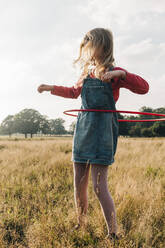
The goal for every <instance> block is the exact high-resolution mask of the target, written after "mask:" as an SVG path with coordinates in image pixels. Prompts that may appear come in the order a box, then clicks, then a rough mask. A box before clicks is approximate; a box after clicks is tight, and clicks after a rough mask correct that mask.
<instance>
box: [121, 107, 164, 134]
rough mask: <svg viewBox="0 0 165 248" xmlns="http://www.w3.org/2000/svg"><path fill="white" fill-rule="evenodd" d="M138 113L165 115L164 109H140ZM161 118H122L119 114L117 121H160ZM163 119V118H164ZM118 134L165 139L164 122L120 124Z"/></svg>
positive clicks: (142, 116)
mask: <svg viewBox="0 0 165 248" xmlns="http://www.w3.org/2000/svg"><path fill="white" fill-rule="evenodd" d="M139 112H147V113H156V114H165V108H157V109H153V108H150V107H145V106H144V107H142V108H141V109H140V110H139ZM160 118H163V117H159V116H151V115H142V114H139V115H137V116H134V115H133V116H130V115H129V116H126V115H125V116H123V115H120V114H119V119H128V120H143V119H160ZM164 119H165V118H164ZM119 134H120V135H123V136H130V137H165V121H156V122H154V121H153V122H120V125H119Z"/></svg>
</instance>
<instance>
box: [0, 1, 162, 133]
mask: <svg viewBox="0 0 165 248" xmlns="http://www.w3.org/2000/svg"><path fill="white" fill-rule="evenodd" d="M97 27H102V28H108V29H110V30H111V31H112V32H113V36H114V57H115V63H116V66H119V67H122V68H124V69H126V70H127V71H129V72H131V73H134V74H137V75H139V76H141V77H143V78H144V79H145V80H146V81H147V82H148V83H149V85H150V91H149V93H148V94H145V95H138V94H134V93H132V92H130V91H129V90H127V89H121V90H120V98H119V100H118V102H117V105H116V107H117V109H118V110H131V111H138V110H139V109H140V108H141V107H142V106H147V107H152V108H159V107H165V100H164V99H165V70H164V61H165V32H164V27H165V1H164V0H158V1H155V0H145V1H144V0H124V1H123V0H102V1H100V0H90V1H87V0H83V1H82V0H62V1H60V0H35V1H34V0H14V1H13V0H5V1H4V0H0V108H1V111H0V123H1V122H2V121H3V119H5V118H6V117H7V116H8V115H15V114H17V113H18V112H20V111H21V110H23V109H25V108H32V109H35V110H37V111H39V112H40V113H41V114H42V115H45V116H47V117H48V119H55V118H63V119H64V120H65V121H66V122H65V126H66V128H68V127H69V125H70V124H71V123H72V122H73V121H75V120H76V119H75V117H71V116H66V115H64V114H63V111H65V110H68V109H75V108H80V106H81V97H79V98H78V99H68V98H63V97H59V96H54V95H51V94H50V93H49V92H44V93H42V94H40V93H38V91H37V88H38V86H39V85H40V84H50V85H62V86H67V87H72V86H73V85H74V84H75V83H76V81H77V80H78V78H79V70H78V68H75V67H74V66H73V61H74V59H76V58H77V57H78V53H79V45H80V42H81V40H82V38H83V37H84V35H85V34H86V33H87V32H88V31H89V30H91V29H93V28H97Z"/></svg>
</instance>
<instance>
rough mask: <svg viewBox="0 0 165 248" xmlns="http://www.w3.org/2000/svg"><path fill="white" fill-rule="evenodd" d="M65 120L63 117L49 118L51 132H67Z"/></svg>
mask: <svg viewBox="0 0 165 248" xmlns="http://www.w3.org/2000/svg"><path fill="white" fill-rule="evenodd" d="M64 123H65V121H64V120H63V119H62V118H57V119H51V120H49V127H50V133H51V134H66V133H67V131H66V130H65V127H64Z"/></svg>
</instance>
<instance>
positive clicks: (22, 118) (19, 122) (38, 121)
mask: <svg viewBox="0 0 165 248" xmlns="http://www.w3.org/2000/svg"><path fill="white" fill-rule="evenodd" d="M14 122H15V130H16V132H18V133H23V134H24V135H25V138H27V134H28V133H30V135H31V138H32V137H33V134H35V133H37V132H39V131H42V128H43V126H42V123H45V118H44V117H43V116H42V115H41V114H40V113H39V112H38V111H37V110H34V109H24V110H22V111H21V112H19V113H18V114H16V115H15V116H14Z"/></svg>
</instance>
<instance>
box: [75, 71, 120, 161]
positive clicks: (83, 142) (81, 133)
mask: <svg viewBox="0 0 165 248" xmlns="http://www.w3.org/2000/svg"><path fill="white" fill-rule="evenodd" d="M81 99H82V105H81V109H103V110H107V109H109V110H116V108H115V101H114V98H113V93H112V87H111V83H106V82H103V81H101V80H100V79H98V78H91V77H90V76H89V75H88V77H87V78H86V79H84V84H83V86H82V91H81ZM117 139H118V120H117V113H112V112H79V113H78V117H77V123H76V127H75V130H74V136H73V145H72V159H71V160H72V161H73V162H79V163H85V164H86V163H90V164H102V165H111V164H112V163H113V162H114V155H115V152H116V146H117Z"/></svg>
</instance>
